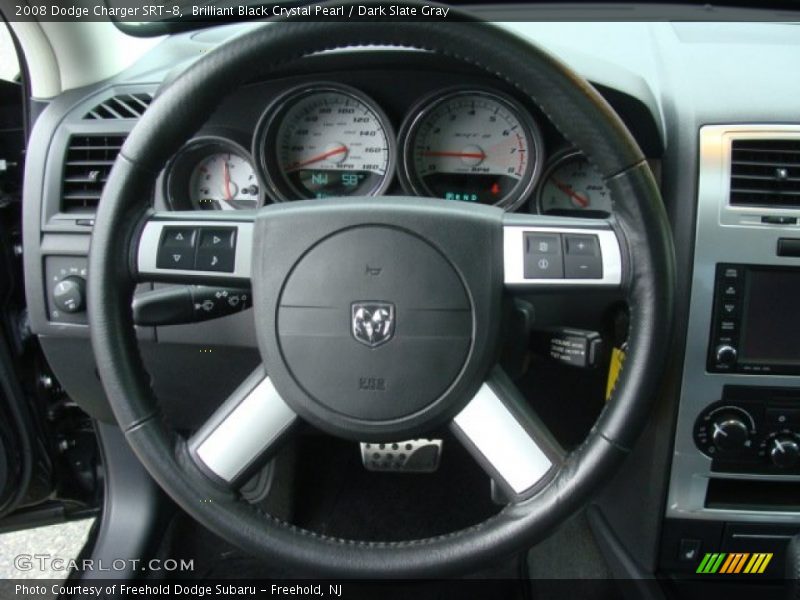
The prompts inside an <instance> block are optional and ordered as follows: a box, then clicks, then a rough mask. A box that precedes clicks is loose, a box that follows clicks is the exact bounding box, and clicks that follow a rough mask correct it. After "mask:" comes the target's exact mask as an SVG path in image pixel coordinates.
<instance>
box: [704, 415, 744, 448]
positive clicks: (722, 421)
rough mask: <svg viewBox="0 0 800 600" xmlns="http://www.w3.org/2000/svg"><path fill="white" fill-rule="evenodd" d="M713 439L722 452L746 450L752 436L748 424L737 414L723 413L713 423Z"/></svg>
mask: <svg viewBox="0 0 800 600" xmlns="http://www.w3.org/2000/svg"><path fill="white" fill-rule="evenodd" d="M711 427H712V430H711V441H713V442H714V446H715V447H716V448H717V450H719V451H721V452H733V451H737V450H744V449H745V448H746V447H747V441H748V439H749V438H750V431H749V430H748V428H747V424H746V423H745V422H744V421H743V420H742V419H741V418H740V417H739V416H738V415H736V414H724V413H723V414H721V415H719V416H718V417H716V418H715V419H714V422H713V423H712V424H711Z"/></svg>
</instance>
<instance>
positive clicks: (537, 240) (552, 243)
mask: <svg viewBox="0 0 800 600" xmlns="http://www.w3.org/2000/svg"><path fill="white" fill-rule="evenodd" d="M525 252H526V253H529V254H530V253H534V254H561V236H560V235H558V234H549V233H529V234H527V235H526V236H525Z"/></svg>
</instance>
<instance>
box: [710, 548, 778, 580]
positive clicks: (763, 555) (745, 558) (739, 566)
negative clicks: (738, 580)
mask: <svg viewBox="0 0 800 600" xmlns="http://www.w3.org/2000/svg"><path fill="white" fill-rule="evenodd" d="M771 560H772V553H771V552H769V553H767V552H756V553H753V554H751V553H749V552H730V553H726V552H707V553H706V555H705V556H704V557H703V560H702V561H700V564H699V565H698V566H697V571H695V573H703V574H709V575H710V574H714V573H717V574H720V575H722V574H725V575H731V574H737V573H747V574H750V575H755V574H760V573H763V572H764V571H765V570H766V568H767V565H768V564H769V562H770V561H771Z"/></svg>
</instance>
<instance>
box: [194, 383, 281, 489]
mask: <svg viewBox="0 0 800 600" xmlns="http://www.w3.org/2000/svg"><path fill="white" fill-rule="evenodd" d="M259 371H260V372H262V373H263V369H259ZM252 379H253V377H251V380H252ZM248 381H250V380H248ZM247 383H248V382H245V385H247ZM240 391H242V388H239V390H237V391H236V392H234V393H233V395H232V396H231V400H232V401H233V403H234V404H235V405H234V406H231V404H230V403H229V402H226V403H225V404H223V406H222V407H221V408H220V409H219V411H218V412H217V413H215V414H214V415H212V416H211V418H210V419H209V421H208V422H207V423H206V425H205V426H204V427H202V428H200V430H199V431H198V432H197V433H196V434H195V435H194V437H193V438H192V439H191V440H190V441H189V447H190V448H192V449H193V450H194V451H193V454H194V456H195V458H196V459H199V460H200V461H201V462H202V463H203V465H204V466H205V468H206V469H207V470H209V471H211V472H212V473H213V474H214V475H216V476H217V477H219V478H220V479H222V480H224V481H225V482H226V483H233V482H234V481H235V480H237V478H239V477H240V476H241V475H242V474H243V473H245V472H246V471H247V470H248V469H249V468H250V467H251V466H252V465H253V464H254V462H255V461H257V460H258V458H259V457H261V456H263V455H264V453H265V452H267V451H268V450H269V448H270V447H271V446H272V445H273V444H274V443H276V442H277V441H278V440H279V438H280V437H281V436H282V435H283V434H284V433H285V432H286V430H287V429H288V428H289V427H290V426H291V425H292V424H293V423H294V420H295V418H296V416H297V415H295V412H294V411H293V410H292V409H291V408H289V406H288V405H287V404H286V402H284V401H283V399H282V398H281V397H280V395H279V394H278V392H277V390H276V389H275V386H273V385H272V381H271V380H270V378H269V377H264V378H263V379H261V381H260V382H259V383H258V384H256V385H255V387H253V388H252V389H251V390H250V391H249V392H247V393H246V394H245V395H244V396H243V397H242V396H240V395H239V393H238V392H240ZM219 413H222V414H223V417H222V419H218V416H219Z"/></svg>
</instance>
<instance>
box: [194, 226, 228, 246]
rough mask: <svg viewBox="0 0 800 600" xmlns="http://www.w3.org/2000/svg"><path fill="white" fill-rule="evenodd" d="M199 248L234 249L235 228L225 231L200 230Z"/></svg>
mask: <svg viewBox="0 0 800 600" xmlns="http://www.w3.org/2000/svg"><path fill="white" fill-rule="evenodd" d="M200 247H201V248H220V249H224V248H235V247H236V228H235V227H227V228H225V229H207V228H203V229H201V230H200Z"/></svg>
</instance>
